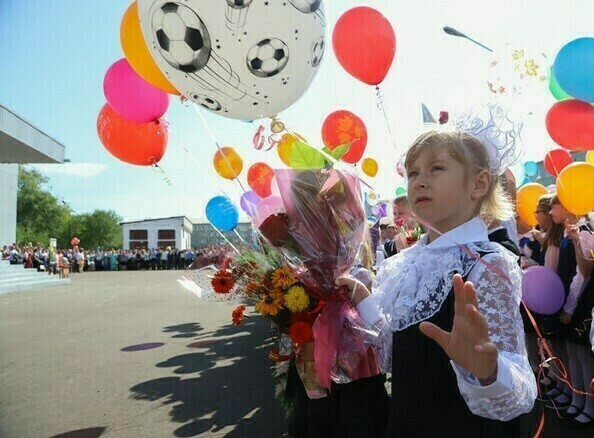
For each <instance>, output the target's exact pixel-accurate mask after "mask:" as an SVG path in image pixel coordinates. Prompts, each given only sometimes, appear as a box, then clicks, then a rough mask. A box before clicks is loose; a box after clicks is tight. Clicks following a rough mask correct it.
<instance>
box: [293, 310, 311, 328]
mask: <svg viewBox="0 0 594 438" xmlns="http://www.w3.org/2000/svg"><path fill="white" fill-rule="evenodd" d="M315 320H316V317H315V315H310V314H309V312H307V311H303V312H298V313H291V324H295V323H297V322H305V323H306V324H307V325H309V326H310V327H311V326H312V325H313V323H314V321H315Z"/></svg>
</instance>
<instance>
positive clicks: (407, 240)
mask: <svg viewBox="0 0 594 438" xmlns="http://www.w3.org/2000/svg"><path fill="white" fill-rule="evenodd" d="M417 240H418V239H417V238H415V237H407V238H406V244H407V245H408V246H410V245H412V244H413V243H415V242H416V241H417Z"/></svg>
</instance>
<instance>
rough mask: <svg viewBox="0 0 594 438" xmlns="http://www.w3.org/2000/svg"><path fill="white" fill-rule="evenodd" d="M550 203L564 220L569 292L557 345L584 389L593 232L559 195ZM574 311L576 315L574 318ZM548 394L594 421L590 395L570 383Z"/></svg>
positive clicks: (573, 414)
mask: <svg viewBox="0 0 594 438" xmlns="http://www.w3.org/2000/svg"><path fill="white" fill-rule="evenodd" d="M551 203H552V210H551V215H552V217H553V221H554V222H555V223H556V224H559V225H561V224H565V233H564V236H563V239H562V240H561V246H560V252H559V264H558V267H557V273H558V274H559V276H560V277H561V280H562V282H563V285H564V289H565V296H566V300H565V303H564V306H563V310H562V311H561V312H560V313H559V315H558V317H559V320H560V322H561V324H562V326H561V328H560V330H559V335H560V336H559V338H560V341H561V342H562V343H563V345H558V348H559V349H560V350H561V352H562V353H563V352H564V351H563V349H565V352H566V354H565V355H564V354H562V357H564V359H566V361H565V362H564V363H565V365H566V367H568V368H569V375H570V379H571V384H572V386H573V387H574V388H575V389H577V390H578V391H584V390H587V388H588V385H589V381H590V380H591V379H592V370H594V363H593V362H594V361H591V360H590V355H589V353H588V346H587V339H586V337H585V336H583V333H582V332H584V331H585V330H584V327H585V325H584V324H585V321H584V320H586V319H588V318H587V317H586V318H584V317H583V315H584V313H585V314H586V315H588V314H589V313H590V311H591V308H590V306H591V305H592V303H591V300H590V299H589V298H590V297H589V296H585V298H586V299H584V300H581V299H580V298H581V296H582V294H583V293H584V291H587V290H589V289H591V285H589V284H587V283H585V279H589V277H590V275H591V273H592V263H591V255H590V251H591V250H592V248H594V245H592V242H591V236H592V235H591V233H590V232H589V231H588V230H587V229H586V228H580V227H579V226H578V225H577V222H578V217H577V216H576V215H575V214H572V213H571V212H569V211H568V210H567V209H566V208H565V207H564V206H563V204H561V201H560V200H559V198H558V196H557V195H554V196H553V197H552V199H551ZM578 303H579V304H578ZM578 306H579V309H578ZM574 314H575V315H576V318H573V315H574ZM557 344H559V342H558V343H557ZM548 395H550V396H551V398H552V401H551V403H552V404H554V405H556V406H558V407H560V408H567V412H566V417H567V418H570V419H572V420H571V421H572V422H573V423H574V424H576V425H578V426H585V425H587V424H591V423H592V421H593V418H594V404H593V403H592V402H591V401H590V399H591V397H588V400H586V397H585V396H584V395H582V394H579V393H578V392H576V391H570V389H569V388H568V387H567V385H564V384H563V383H561V382H558V384H557V387H556V390H553V391H551V392H550V393H548ZM553 397H554V398H553Z"/></svg>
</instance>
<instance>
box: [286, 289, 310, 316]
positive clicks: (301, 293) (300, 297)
mask: <svg viewBox="0 0 594 438" xmlns="http://www.w3.org/2000/svg"><path fill="white" fill-rule="evenodd" d="M285 306H286V307H287V309H289V310H290V311H291V312H293V313H297V312H302V311H303V310H305V309H307V306H309V296H308V295H307V293H306V292H305V289H303V288H302V287H301V286H293V287H292V288H291V289H289V292H287V293H286V295H285Z"/></svg>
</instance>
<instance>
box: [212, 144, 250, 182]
mask: <svg viewBox="0 0 594 438" xmlns="http://www.w3.org/2000/svg"><path fill="white" fill-rule="evenodd" d="M212 164H213V166H214V168H215V170H216V171H217V173H218V174H219V175H221V176H222V177H223V178H225V179H235V178H237V177H238V176H239V174H240V173H241V171H242V170H243V160H242V159H241V157H240V156H239V154H238V153H237V152H235V149H233V148H232V147H230V146H225V147H222V148H221V150H219V151H217V153H216V154H215V156H214V158H213V160H212Z"/></svg>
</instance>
